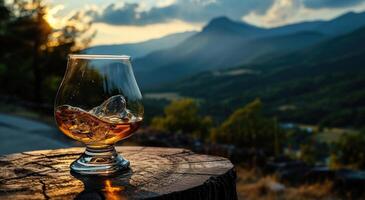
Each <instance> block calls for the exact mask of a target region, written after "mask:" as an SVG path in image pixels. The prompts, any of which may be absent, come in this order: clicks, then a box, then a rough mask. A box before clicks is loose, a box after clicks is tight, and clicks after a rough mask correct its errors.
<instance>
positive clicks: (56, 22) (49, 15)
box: [44, 4, 65, 28]
mask: <svg viewBox="0 0 365 200" xmlns="http://www.w3.org/2000/svg"><path fill="white" fill-rule="evenodd" d="M64 8H65V7H64V6H63V5H61V4H59V5H56V6H54V7H52V8H48V9H47V12H46V15H45V16H44V19H45V20H46V21H47V22H48V23H49V25H50V26H51V27H52V28H60V27H62V26H63V25H64V24H65V21H64V19H62V18H59V17H56V16H55V15H56V14H57V13H58V12H59V11H61V10H63V9H64Z"/></svg>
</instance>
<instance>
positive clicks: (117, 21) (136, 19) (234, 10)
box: [87, 0, 275, 25]
mask: <svg viewBox="0 0 365 200" xmlns="http://www.w3.org/2000/svg"><path fill="white" fill-rule="evenodd" d="M274 1H275V0H260V1H258V0H174V1H168V0H165V1H161V0H160V1H159V2H160V3H159V4H158V5H157V6H156V7H152V8H150V9H149V10H145V9H141V6H142V5H143V1H142V3H124V5H123V6H122V7H117V6H116V5H115V4H110V5H109V6H108V7H106V8H105V9H103V10H102V11H101V12H96V11H88V12H87V13H88V14H89V16H92V17H93V18H94V21H96V22H104V23H107V24H112V25H146V24H154V23H163V22H168V21H172V20H183V21H186V22H206V21H208V20H210V19H212V18H214V17H218V16H223V15H225V16H228V17H230V18H232V19H241V17H242V16H244V15H246V14H247V13H249V12H251V11H255V12H256V13H265V12H266V10H267V9H269V8H270V7H271V6H272V4H273V2H274ZM141 10H142V11H141Z"/></svg>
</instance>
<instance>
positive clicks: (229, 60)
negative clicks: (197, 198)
mask: <svg viewBox="0 0 365 200" xmlns="http://www.w3.org/2000/svg"><path fill="white" fill-rule="evenodd" d="M363 16H365V13H348V14H345V15H343V16H340V17H337V18H335V19H333V20H330V21H313V22H303V23H298V24H292V25H287V26H282V27H277V28H272V29H265V28H260V27H256V26H253V25H250V24H247V23H244V22H235V21H232V20H230V19H228V18H226V17H219V18H216V19H213V20H212V21H211V22H210V23H209V24H207V26H206V27H204V28H203V30H202V31H201V32H199V33H197V34H195V35H193V36H191V37H189V38H187V39H186V40H185V41H184V42H182V43H180V44H179V45H177V46H175V47H173V48H169V49H166V50H161V51H155V52H153V53H150V54H148V55H147V56H145V57H142V58H140V59H137V60H135V65H134V66H135V72H136V77H137V79H138V81H139V83H140V85H141V86H142V87H143V88H145V89H148V88H149V89H150V88H155V87H159V86H161V85H163V84H167V83H170V82H173V81H176V80H182V79H184V78H187V77H189V76H192V75H194V74H197V73H200V72H203V71H207V70H217V69H225V68H229V67H232V66H239V65H242V64H247V63H253V62H254V61H256V60H257V59H258V58H262V57H263V56H266V58H267V57H269V56H276V55H281V54H285V53H290V52H293V51H297V50H300V49H303V48H306V47H308V46H311V45H314V44H316V43H318V42H320V41H323V40H325V39H329V38H331V37H335V36H337V35H340V34H343V33H345V32H351V31H353V30H355V29H356V28H358V27H359V26H360V25H365V17H363ZM351 20H353V23H348V22H349V21H351ZM345 22H346V23H345ZM345 25H346V26H345Z"/></svg>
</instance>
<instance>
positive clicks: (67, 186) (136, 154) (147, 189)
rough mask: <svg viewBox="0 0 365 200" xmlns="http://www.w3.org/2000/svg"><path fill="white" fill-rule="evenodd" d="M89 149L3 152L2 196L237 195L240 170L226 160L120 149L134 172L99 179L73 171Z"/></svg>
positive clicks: (182, 152)
mask: <svg viewBox="0 0 365 200" xmlns="http://www.w3.org/2000/svg"><path fill="white" fill-rule="evenodd" d="M83 151H84V148H68V149H57V150H42V151H31V152H23V153H18V154H11V155H6V156H1V157H0V168H1V172H0V199H74V198H76V199H150V198H151V199H188V200H193V199H217V200H218V199H219V200H223V199H237V194H236V184H235V181H236V180H235V179H236V173H235V170H234V166H233V165H232V163H231V162H230V161H229V160H228V159H226V158H222V157H216V156H208V155H199V154H195V153H193V152H191V151H189V150H185V149H176V148H153V147H117V151H118V152H119V153H121V154H122V155H123V156H124V157H125V158H126V159H128V160H129V161H130V162H131V167H130V170H129V171H127V172H125V173H123V174H115V175H113V176H110V177H98V176H81V175H78V174H74V173H71V172H70V168H69V165H70V163H71V162H72V161H74V160H75V159H76V158H77V157H78V156H79V155H80V154H81V153H82V152H83Z"/></svg>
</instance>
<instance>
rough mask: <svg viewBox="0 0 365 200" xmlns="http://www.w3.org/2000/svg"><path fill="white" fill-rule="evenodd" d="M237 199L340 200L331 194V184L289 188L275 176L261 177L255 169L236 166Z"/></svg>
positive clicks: (324, 183)
mask: <svg viewBox="0 0 365 200" xmlns="http://www.w3.org/2000/svg"><path fill="white" fill-rule="evenodd" d="M236 169H237V176H238V178H237V193H238V199H249V200H276V199H283V200H317V199H318V200H327V199H328V200H329V199H331V200H332V199H340V198H338V197H336V195H335V194H334V193H333V183H332V182H330V181H326V182H323V183H315V184H304V185H300V186H297V187H295V186H290V185H284V184H283V183H280V181H279V180H278V179H277V177H276V176H275V175H263V174H262V173H260V172H259V171H258V170H256V169H249V168H245V167H241V166H236Z"/></svg>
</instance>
